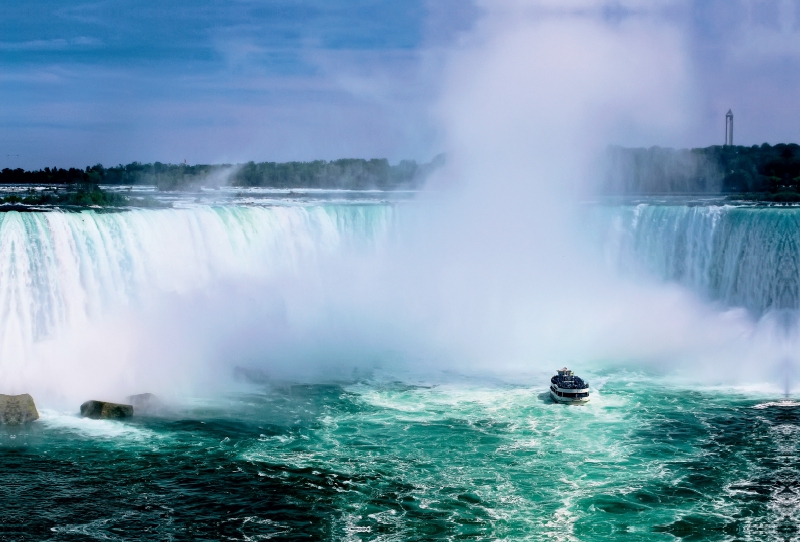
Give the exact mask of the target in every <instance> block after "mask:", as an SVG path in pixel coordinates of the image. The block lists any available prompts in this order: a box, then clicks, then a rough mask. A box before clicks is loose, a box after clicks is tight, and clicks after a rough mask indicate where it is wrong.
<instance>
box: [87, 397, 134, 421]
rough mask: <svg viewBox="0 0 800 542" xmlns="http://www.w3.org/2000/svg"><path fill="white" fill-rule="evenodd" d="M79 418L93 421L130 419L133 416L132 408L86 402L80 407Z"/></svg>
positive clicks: (114, 404) (130, 406)
mask: <svg viewBox="0 0 800 542" xmlns="http://www.w3.org/2000/svg"><path fill="white" fill-rule="evenodd" d="M81 416H83V417H84V418H91V419H93V420H100V419H110V418H130V417H131V416H133V406H132V405H121V404H119V403H107V402H105V401H86V402H85V403H83V404H82V405H81Z"/></svg>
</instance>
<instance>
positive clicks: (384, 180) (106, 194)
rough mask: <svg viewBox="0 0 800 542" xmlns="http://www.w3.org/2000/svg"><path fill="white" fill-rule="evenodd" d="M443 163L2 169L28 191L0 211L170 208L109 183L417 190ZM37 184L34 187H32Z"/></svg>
mask: <svg viewBox="0 0 800 542" xmlns="http://www.w3.org/2000/svg"><path fill="white" fill-rule="evenodd" d="M443 164H444V155H443V154H440V155H438V156H436V157H435V158H434V159H433V160H432V161H431V162H428V163H426V164H417V163H416V162H415V161H413V160H402V161H401V162H399V163H398V164H397V165H390V164H389V161H388V160H386V159H372V160H364V159H342V160H334V161H331V162H327V161H325V160H315V161H313V162H284V163H277V162H260V163H256V162H248V163H246V164H235V165H234V164H212V165H202V164H200V165H193V166H190V165H186V164H162V163H161V162H155V163H153V164H142V163H139V162H133V163H131V164H128V165H126V166H123V165H119V166H114V167H109V168H106V167H104V166H103V165H101V164H97V165H94V166H88V167H86V169H78V168H69V169H63V168H49V167H46V168H44V169H40V170H35V171H26V170H23V169H20V168H18V169H9V168H6V169H3V170H0V185H6V186H28V187H30V188H29V189H28V190H27V191H26V192H23V193H13V194H9V195H6V196H5V197H0V211H10V210H17V211H27V210H36V209H35V208H36V207H58V208H65V209H81V208H88V207H93V208H98V207H99V208H124V207H149V208H158V207H170V206H171V204H170V203H166V202H162V201H159V200H158V199H156V198H154V197H152V196H144V197H136V196H132V195H130V194H127V195H126V194H123V193H120V192H119V191H110V190H104V189H103V188H101V185H105V186H120V187H122V186H131V187H132V186H155V188H156V189H157V190H158V191H159V192H192V191H197V190H200V189H202V188H220V187H222V186H232V187H241V188H252V187H259V188H277V189H309V188H311V189H327V190H387V191H389V190H415V189H418V188H420V187H421V186H422V185H423V184H424V183H425V181H426V180H427V178H428V176H429V175H430V174H431V173H433V172H434V171H435V170H437V169H438V168H440V167H441V166H442V165H443ZM34 187H36V189H34Z"/></svg>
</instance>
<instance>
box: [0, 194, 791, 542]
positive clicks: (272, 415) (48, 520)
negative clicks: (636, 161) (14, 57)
mask: <svg viewBox="0 0 800 542" xmlns="http://www.w3.org/2000/svg"><path fill="white" fill-rule="evenodd" d="M402 213H403V208H402V205H399V206H398V205H393V204H374V203H373V204H355V205H354V204H326V203H319V204H303V205H273V206H240V205H223V206H202V205H200V206H196V207H192V208H187V209H176V210H157V211H155V210H154V211H131V212H124V213H95V212H83V213H43V214H37V213H28V214H18V213H6V214H4V215H2V222H1V223H0V376H2V380H0V382H2V383H3V385H5V386H6V387H9V386H11V387H17V388H19V387H25V386H35V385H36V381H35V379H37V378H38V379H49V380H51V382H50V388H48V389H51V388H53V387H57V385H58V382H52V381H55V380H58V379H59V377H58V376H53V375H66V374H67V373H66V372H64V371H62V372H58V367H59V362H60V363H61V365H64V364H67V365H70V368H71V369H72V370H74V371H75V372H77V373H81V371H82V369H81V368H82V367H83V366H84V365H85V364H86V363H87V362H86V361H85V360H83V359H81V358H76V357H69V358H68V359H67V360H66V361H64V360H60V359H52V358H58V353H59V345H60V344H62V343H61V342H59V341H61V340H62V339H63V338H64V336H69V335H70V334H71V333H73V330H75V329H83V328H86V327H88V328H90V329H91V328H92V326H94V325H96V323H97V321H98V320H102V319H103V318H104V317H105V315H107V314H110V313H113V312H114V311H118V310H120V307H123V308H126V307H127V308H130V309H132V310H133V309H135V308H137V307H139V308H141V307H146V306H147V305H148V303H150V302H151V301H152V299H154V298H159V297H163V296H170V295H174V296H178V297H180V296H184V295H190V294H191V292H194V291H202V290H204V289H208V288H213V287H216V286H215V285H216V284H218V282H219V281H220V280H225V281H232V282H246V281H249V280H251V279H257V281H256V282H254V283H252V284H256V285H263V284H264V283H265V281H266V282H269V281H270V280H273V279H274V282H275V284H277V286H276V287H277V288H278V289H281V288H287V289H288V288H296V284H295V282H296V281H300V282H301V283H302V284H306V283H305V282H304V281H308V283H309V288H312V290H313V285H312V284H311V283H313V282H315V281H316V280H318V279H319V277H320V273H322V274H324V273H326V272H335V271H333V267H332V266H333V263H332V262H334V261H335V257H336V255H341V254H347V255H348V257H359V256H358V255H365V254H366V255H370V254H376V253H379V252H381V251H383V250H391V239H392V238H393V236H394V235H395V234H396V224H397V220H398V215H401V214H402ZM799 213H800V210H795V209H793V208H780V209H778V208H754V207H730V206H686V205H638V206H636V205H628V206H626V205H618V206H613V207H608V206H605V207H601V206H598V207H597V208H596V209H595V212H594V214H593V216H592V217H591V220H590V222H591V223H592V225H593V226H592V227H593V228H595V230H596V231H599V232H601V233H600V235H599V236H598V237H599V241H598V243H599V246H600V249H601V251H602V252H603V254H604V255H605V257H606V259H607V261H608V263H609V265H611V266H612V267H613V268H615V269H618V270H619V271H621V272H622V273H623V274H632V275H637V274H639V273H646V274H649V275H650V276H651V277H657V279H658V280H662V281H671V282H676V283H678V284H681V285H683V286H686V287H687V288H690V289H692V290H693V291H695V292H696V294H697V295H698V296H700V297H702V298H704V299H706V300H708V301H709V302H711V303H717V304H719V305H720V307H721V310H722V309H725V308H727V307H744V308H745V309H746V310H748V311H750V313H751V314H753V317H754V318H761V317H763V316H764V315H766V314H769V313H771V312H775V311H784V312H796V311H797V310H798V308H800V307H798V305H799V304H800V298H799V297H798V286H799V285H800V276H799V271H798V262H800V250H798V242H799V241H800V237H798V233H797V221H798V217H799V216H800V214H799ZM309 269H314V270H316V271H315V272H314V273H309V272H308V270H309ZM287 277H288V278H287ZM292 277H294V279H292ZM293 281H294V282H293ZM236 295H240V294H236ZM259 302H260V300H259ZM222 307H223V308H225V307H226V306H225V305H222ZM227 309H230V307H227ZM291 310H292V308H291V307H289V308H288V309H286V311H288V312H291ZM270 314H271V313H270ZM281 314H282V315H281V316H280V317H277V318H276V320H275V321H276V322H277V323H278V324H276V325H278V326H279V327H280V325H286V322H287V321H288V322H291V321H292V318H291V315H289V316H286V314H283V313H281ZM184 316H186V317H187V318H189V316H188V315H184ZM224 316H225V317H227V316H230V317H231V318H234V315H233V314H231V315H224ZM340 316H341V315H340ZM234 319H235V318H234ZM175 325H176V326H178V325H179V322H175ZM281 330H284V331H285V328H280V329H279V331H281ZM208 332H209V330H208V329H207V328H203V329H201V330H200V332H199V333H200V334H204V333H208ZM281 332H282V331H281ZM247 338H248V337H246V336H245V337H244V338H241V340H246V339H247ZM251 338H252V339H253V340H256V337H251ZM98 340H99V339H98ZM564 340H565V341H568V340H570V338H569V337H565V338H564ZM46 344H51V345H55V347H54V348H49V349H45V350H41V345H46ZM65 348H66V347H65ZM45 354H47V355H48V356H50V358H51V359H45V358H44V357H43V356H44V355H45ZM269 354H270V353H269V352H265V353H264V356H265V357H268V356H269ZM319 355H321V356H322V355H324V353H320V354H319ZM387 356H388V355H387ZM231 358H232V359H231V361H230V366H229V367H228V372H229V373H236V374H238V375H239V376H240V377H242V378H243V379H244V382H240V383H239V384H237V386H238V387H236V388H231V387H228V388H224V391H220V390H222V389H223V388H222V387H221V388H220V390H217V392H216V393H208V394H205V395H202V394H201V395H195V396H192V397H186V396H182V397H166V405H165V406H164V407H163V408H162V409H161V410H160V411H159V412H157V413H156V414H154V415H141V416H137V417H135V418H133V419H132V421H127V422H118V421H94V420H85V419H80V418H79V417H78V416H77V404H76V405H74V407H66V406H64V405H63V404H62V403H60V402H59V401H57V400H52V401H51V400H50V399H49V398H48V397H47V396H45V397H41V398H40V397H37V400H38V401H39V406H40V409H41V414H42V416H41V419H40V420H39V421H37V422H35V423H33V424H32V425H30V426H29V427H27V428H24V429H23V430H19V431H16V430H14V431H10V430H5V432H3V433H0V476H1V478H0V480H2V482H0V502H1V503H2V504H0V518H1V519H2V521H0V525H1V527H0V536H1V537H2V538H3V539H8V540H129V539H136V540H145V539H147V540H268V539H280V540H300V539H303V540H307V539H323V540H386V541H388V540H497V539H502V540H558V541H560V540H564V541H569V540H619V539H627V540H665V541H668V540H676V539H682V540H797V539H800V524H799V523H798V522H800V463H798V460H797V457H798V451H799V450H798V439H797V435H798V434H799V433H800V403H796V402H794V401H793V400H791V398H786V397H783V396H781V395H777V396H776V395H775V394H772V393H769V392H768V391H766V390H763V389H748V388H746V387H739V388H733V387H729V388H718V387H716V388H715V387H713V386H711V385H708V384H703V383H692V384H686V383H680V382H678V381H676V380H672V379H671V378H670V377H667V376H659V375H657V374H654V373H652V372H648V371H645V370H642V371H635V370H631V369H628V370H622V369H619V368H613V366H612V365H608V366H601V365H596V366H594V365H593V366H590V365H589V364H588V363H587V364H584V365H582V367H583V368H582V369H581V371H580V373H581V376H584V377H585V378H586V379H587V380H589V381H590V382H591V386H592V393H593V397H592V401H591V402H590V403H589V404H588V405H586V406H584V407H565V406H563V405H556V404H553V403H552V402H551V401H550V400H549V399H548V397H547V395H546V391H547V382H548V380H549V376H550V375H549V373H547V372H542V373H541V374H539V372H540V370H539V369H537V372H535V373H533V376H531V373H528V374H527V375H526V376H524V377H522V376H520V377H516V378H515V377H508V376H506V377H505V378H504V379H502V380H500V379H499V378H493V379H486V378H476V377H474V376H472V377H471V376H465V375H455V374H450V375H447V374H444V375H442V374H438V375H434V376H432V377H431V376H429V377H425V378H424V379H423V377H421V376H420V375H416V376H415V375H414V374H413V371H406V372H405V373H403V372H402V371H395V370H394V368H393V367H392V366H390V364H389V362H386V363H384V364H383V366H382V367H383V368H382V369H377V370H374V371H372V372H370V373H367V374H358V373H352V372H347V373H342V374H341V375H339V377H338V378H336V379H328V383H320V382H319V381H317V382H313V381H308V382H307V383H304V382H298V381H296V380H295V381H278V380H275V379H272V378H270V375H269V372H268V371H267V372H259V371H258V370H256V369H254V368H252V367H251V368H246V369H237V370H236V371H234V366H235V365H236V363H237V361H238V360H237V359H233V358H235V356H234V354H233V353H231ZM388 359H391V356H389V357H388ZM577 363H578V364H581V363H582V361H581V360H578V361H577ZM128 370H129V366H126V365H115V364H114V362H113V360H107V363H105V364H101V365H98V366H93V367H92V371H95V372H96V374H97V375H98V379H99V381H103V379H102V378H100V376H101V375H102V374H104V372H108V371H119V372H120V373H121V376H119V378H118V380H119V379H121V380H124V379H125V374H126V371H128ZM182 370H184V371H185V372H186V375H187V378H188V377H189V376H191V372H192V366H191V365H186V366H184V367H182ZM81 374H84V373H81ZM403 374H405V376H398V375H403ZM84 376H85V379H86V380H89V381H90V383H91V381H92V378H91V373H90V374H84ZM229 376H230V375H229ZM65 378H66V377H65ZM487 380H488V381H489V382H488V383H487ZM67 384H68V382H65V383H64V386H66V385H67ZM84 384H85V382H84ZM139 384H141V382H139ZM232 389H234V390H235V391H231V390H232ZM13 391H26V390H22V389H14V390H13ZM130 391H131V392H137V391H139V392H142V391H148V390H146V389H137V390H130ZM86 398H87V399H88V398H89V397H86ZM98 398H99V399H103V397H98ZM51 403H52V404H51Z"/></svg>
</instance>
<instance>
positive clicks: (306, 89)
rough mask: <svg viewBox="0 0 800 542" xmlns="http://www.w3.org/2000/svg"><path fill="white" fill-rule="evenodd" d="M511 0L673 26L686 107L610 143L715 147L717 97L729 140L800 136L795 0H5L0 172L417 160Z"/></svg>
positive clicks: (440, 139)
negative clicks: (495, 13) (679, 117)
mask: <svg viewBox="0 0 800 542" xmlns="http://www.w3.org/2000/svg"><path fill="white" fill-rule="evenodd" d="M510 4H513V5H514V9H516V10H520V9H522V10H523V11H525V12H526V13H528V15H527V16H530V17H534V18H535V17H540V18H558V17H564V16H565V13H567V12H569V14H570V16H574V15H575V13H579V14H580V13H582V12H585V13H586V16H587V17H593V18H600V19H602V20H603V21H604V24H606V25H608V27H609V28H611V29H614V28H621V27H624V26H625V25H626V21H629V20H631V19H641V18H648V19H652V20H653V22H654V24H656V25H659V26H662V27H666V28H670V29H671V30H672V31H674V33H675V35H676V36H677V39H676V40H675V43H676V45H675V47H676V49H677V50H676V52H675V53H676V55H678V56H680V58H681V59H682V60H683V64H682V65H683V66H684V68H683V69H684V70H685V72H686V73H685V76H686V79H687V85H686V89H687V90H686V103H685V107H684V109H685V115H686V118H687V119H688V120H687V121H685V122H683V123H681V128H680V129H673V130H668V131H659V130H658V129H654V130H651V131H645V132H643V131H641V130H631V131H630V133H627V134H626V133H622V134H619V133H616V134H614V140H613V141H609V144H623V145H635V146H651V145H661V146H676V147H693V146H706V145H711V144H720V143H722V140H723V136H724V115H725V112H726V111H727V110H728V109H729V108H731V109H733V112H734V114H735V122H736V130H735V140H736V141H735V142H736V143H739V144H746V145H752V144H760V143H763V142H770V143H773V144H774V143H778V142H789V141H799V140H800V123H798V122H797V121H798V118H800V103H798V102H799V101H798V100H797V96H798V95H800V0H752V1H747V0H703V1H701V0H696V1H690V0H686V1H662V0H652V1H649V2H644V1H636V0H628V1H613V2H602V1H589V0H564V1H563V2H555V1H554V0H542V1H530V2H524V1H516V2H509V1H506V0H497V2H485V1H480V0H475V1H474V2H473V1H470V0H233V1H226V2H222V1H207V0H192V1H189V0H175V1H169V2H163V1H162V2H160V1H156V0H102V1H98V2H86V3H80V2H76V1H74V0H73V1H66V0H41V1H39V0H37V1H21V0H4V1H3V2H2V4H1V5H0V167H24V168H39V167H44V166H51V167H53V166H61V167H68V166H77V167H84V166H86V165H89V164H95V163H103V164H105V165H115V164H118V163H129V162H132V161H140V162H152V161H156V160H158V161H162V162H173V163H176V162H182V161H184V160H186V161H187V162H189V163H222V162H244V161H248V160H255V161H265V160H271V161H286V160H312V159H336V158H342V157H361V158H376V157H381V158H382V157H385V158H388V159H389V160H390V161H392V162H397V161H399V160H400V159H405V158H409V159H416V160H418V161H427V160H429V159H431V158H432V157H433V156H434V155H436V154H438V153H439V152H443V151H446V150H447V148H446V147H447V138H446V132H447V126H443V125H442V121H441V116H440V115H438V114H437V111H438V110H439V109H440V108H441V105H442V101H443V100H445V99H446V96H445V95H443V93H442V88H443V86H446V85H445V83H444V78H445V77H446V74H447V72H448V63H449V62H450V59H451V58H452V56H453V54H454V52H457V51H459V50H460V49H461V48H463V47H465V46H468V44H469V43H470V42H471V41H474V40H476V39H480V28H481V24H482V21H483V20H484V19H485V18H486V17H487V13H488V12H490V11H492V10H496V9H503V7H504V6H505V7H506V8H507V7H508V5H510ZM465 44H466V45H465ZM522 53H523V55H524V51H523V52H522ZM565 61H568V59H567V60H565ZM543 107H546V104H543Z"/></svg>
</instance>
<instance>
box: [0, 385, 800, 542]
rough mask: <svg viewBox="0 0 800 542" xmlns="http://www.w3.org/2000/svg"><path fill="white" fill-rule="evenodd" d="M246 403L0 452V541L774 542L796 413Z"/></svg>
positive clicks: (56, 426)
mask: <svg viewBox="0 0 800 542" xmlns="http://www.w3.org/2000/svg"><path fill="white" fill-rule="evenodd" d="M585 376H588V377H589V378H591V380H592V385H593V397H592V402H591V403H589V404H588V405H586V406H565V405H557V404H554V403H552V402H551V401H550V400H549V399H548V398H547V395H546V388H545V387H543V386H539V385H537V386H519V385H507V384H497V385H491V386H487V385H481V384H479V383H477V382H471V381H469V380H466V379H460V380H461V381H460V382H458V383H450V384H439V385H429V386H419V385H410V384H402V383H399V382H380V381H363V382H355V383H351V384H336V385H313V386H312V385H286V386H282V387H261V388H253V389H250V390H248V391H246V392H243V391H240V392H237V393H232V394H229V395H226V396H224V397H221V398H218V399H215V400H213V401H211V400H207V401H203V402H197V403H195V404H184V405H182V406H174V407H172V408H171V409H170V410H168V411H166V412H165V413H164V414H163V415H162V416H160V417H139V418H136V419H134V420H133V421H130V422H117V421H99V422H98V421H91V420H81V419H79V418H77V416H76V415H73V414H70V413H60V412H55V411H49V410H45V411H43V413H42V419H41V421H40V422H38V423H37V424H34V426H32V427H31V428H30V429H28V433H27V434H17V435H16V438H11V437H10V435H9V434H8V432H6V433H5V434H4V435H3V439H2V448H0V454H2V461H0V472H2V479H3V484H2V495H1V496H0V498H2V501H3V503H4V505H3V513H2V517H3V522H2V523H3V529H4V531H3V532H4V534H5V537H6V538H7V539H31V540H33V539H37V540H41V539H47V540H130V539H160V540H266V539H270V538H274V539H281V540H301V539H324V540H497V539H501V540H559V541H560V540H665V541H667V540H676V539H680V540H734V539H736V540H789V539H793V537H795V536H796V529H797V527H796V522H797V519H798V518H797V515H798V483H799V482H800V470H798V469H799V467H800V465H799V464H798V459H797V451H798V450H797V448H798V443H797V434H798V431H800V403H795V402H791V401H783V402H781V399H780V398H775V397H771V396H768V395H762V394H757V393H752V392H744V391H736V390H717V389H697V388H696V389H688V388H686V387H681V386H678V385H674V384H670V383H669V382H668V381H667V380H664V379H663V378H660V377H652V376H650V377H649V376H645V375H641V374H636V373H628V372H606V373H599V374H585Z"/></svg>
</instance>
